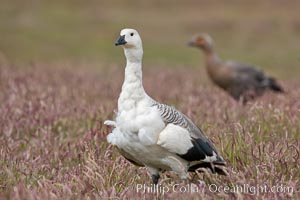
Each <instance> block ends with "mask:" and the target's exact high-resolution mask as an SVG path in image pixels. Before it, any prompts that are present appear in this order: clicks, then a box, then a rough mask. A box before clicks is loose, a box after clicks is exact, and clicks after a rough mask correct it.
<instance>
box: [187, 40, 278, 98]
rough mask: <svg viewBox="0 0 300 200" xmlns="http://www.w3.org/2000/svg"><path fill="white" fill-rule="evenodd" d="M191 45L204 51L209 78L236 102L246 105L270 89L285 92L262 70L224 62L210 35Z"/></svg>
mask: <svg viewBox="0 0 300 200" xmlns="http://www.w3.org/2000/svg"><path fill="white" fill-rule="evenodd" d="M189 45H190V46H193V47H197V48H200V49H202V50H203V52H204V59H205V65H206V70H207V73H208V75H209V77H210V78H211V80H212V81H213V82H214V83H215V84H216V85H218V86H219V87H220V88H222V89H224V90H225V91H227V92H228V93H229V94H230V95H231V96H232V97H233V98H234V99H235V100H238V101H239V100H242V101H243V102H244V103H246V102H247V101H248V100H250V99H253V98H255V97H257V96H260V95H262V94H263V93H264V92H265V91H266V90H268V89H269V90H272V91H274V92H283V89H282V87H281V86H280V85H279V84H278V83H277V81H276V80H275V79H274V78H273V77H269V76H267V75H266V74H264V72H263V71H262V70H260V69H257V68H255V67H254V66H252V65H249V64H244V63H239V62H235V61H225V62H223V61H222V60H221V59H220V58H219V56H218V55H217V53H216V52H215V51H214V48H213V40H212V39H211V37H210V36H209V35H207V34H201V35H198V36H196V37H194V38H193V39H192V40H191V41H190V42H189Z"/></svg>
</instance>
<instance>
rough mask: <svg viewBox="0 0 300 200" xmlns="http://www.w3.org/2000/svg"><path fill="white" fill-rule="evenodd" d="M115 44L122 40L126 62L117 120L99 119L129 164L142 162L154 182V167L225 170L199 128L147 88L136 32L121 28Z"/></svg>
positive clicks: (158, 169) (183, 172)
mask: <svg viewBox="0 0 300 200" xmlns="http://www.w3.org/2000/svg"><path fill="white" fill-rule="evenodd" d="M116 45H122V46H123V48H124V53H125V56H126V60H127V63H126V68H125V79H124V83H123V86H122V91H121V94H120V96H119V99H118V113H117V117H116V120H115V121H109V120H108V121H105V122H104V123H105V124H106V125H110V126H113V127H114V128H113V130H112V133H110V134H109V135H108V136H107V140H108V142H109V143H111V144H113V145H115V146H116V147H117V148H118V150H119V152H120V153H121V154H122V155H123V156H124V157H125V158H126V159H127V160H129V161H130V162H132V163H133V164H135V165H138V166H145V167H146V168H147V169H148V171H149V172H150V173H151V175H152V180H153V183H154V184H157V183H158V179H159V177H160V176H159V173H160V172H163V171H167V170H172V171H175V172H176V173H177V174H178V175H179V176H180V178H181V179H186V178H187V177H188V173H187V172H188V171H194V170H195V169H197V168H199V167H207V168H210V169H211V170H212V171H213V172H217V173H220V174H224V172H223V171H222V169H220V168H218V166H219V165H225V161H224V160H223V158H222V157H221V156H220V154H219V153H218V151H217V150H216V148H215V146H214V145H213V143H212V142H211V141H210V140H209V139H208V138H207V137H206V136H204V134H203V133H202V131H201V130H200V129H199V128H198V127H197V126H196V125H195V124H193V122H192V121H191V120H190V119H189V118H188V117H186V116H185V115H184V114H182V113H180V112H179V111H177V110H176V109H174V108H172V107H170V106H167V105H164V104H160V103H158V102H156V101H155V100H153V99H152V98H151V97H149V96H148V95H147V94H146V92H145V90H144V88H143V84H142V56H143V47H142V41H141V38H140V36H139V34H138V32H137V31H136V30H134V29H123V30H122V31H121V34H120V38H119V39H118V40H117V41H116Z"/></svg>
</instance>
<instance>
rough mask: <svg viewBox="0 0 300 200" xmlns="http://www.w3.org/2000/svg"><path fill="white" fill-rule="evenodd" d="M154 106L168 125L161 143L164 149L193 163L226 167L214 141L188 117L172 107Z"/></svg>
mask: <svg viewBox="0 0 300 200" xmlns="http://www.w3.org/2000/svg"><path fill="white" fill-rule="evenodd" d="M153 106H155V107H156V108H157V109H158V111H159V113H160V115H161V118H162V119H163V121H164V123H165V124H166V128H165V129H166V130H165V131H164V133H165V134H164V136H162V140H163V141H162V142H161V145H162V146H163V147H166V148H167V149H168V150H170V151H173V153H176V154H177V155H178V156H180V157H181V158H183V159H184V160H187V161H189V162H191V163H198V164H199V162H210V163H214V164H220V165H225V161H224V159H223V158H222V157H221V156H220V154H219V153H218V151H217V149H216V147H215V146H214V144H213V143H212V141H211V140H210V139H209V138H207V137H206V136H205V135H204V134H203V132H202V131H201V129H200V128H198V127H197V126H196V125H195V124H194V123H193V122H192V121H191V120H190V119H189V118H188V117H187V116H186V115H184V114H182V113H181V112H179V111H177V110H176V109H175V108H173V107H171V106H168V105H165V104H160V103H158V102H154V103H153ZM175 134H176V135H175ZM174 140H176V141H174ZM187 140H189V142H188V141H187ZM172 145H173V146H172ZM174 145H178V147H177V148H176V147H174ZM182 145H185V146H182ZM185 147H186V148H185ZM183 149H184V151H183Z"/></svg>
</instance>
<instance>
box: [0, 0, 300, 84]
mask: <svg viewBox="0 0 300 200" xmlns="http://www.w3.org/2000/svg"><path fill="white" fill-rule="evenodd" d="M299 9H300V1H297V0H289V1H284V0H264V1H260V0H251V1H242V0H231V1H220V0H190V1H183V0H182V1H176V2H174V1H172V0H153V1H146V0H142V1H136V0H110V1H103V0H98V1H96V0H90V1H86V0H72V1H69V0H51V1H50V0H49V1H41V0H26V1H24V0H1V6H0V54H1V57H4V58H5V59H7V60H8V61H9V62H12V63H29V62H32V61H39V62H43V63H51V62H60V61H68V62H71V63H74V66H75V65H79V64H78V63H85V65H90V66H96V67H101V66H105V65H106V64H110V63H117V64H122V65H124V56H123V51H122V50H120V48H115V47H114V41H115V40H116V39H117V37H118V35H119V32H120V30H121V29H122V28H125V27H131V28H135V29H137V30H138V31H139V32H140V35H141V37H142V39H143V44H144V67H146V68H147V67H151V66H154V65H157V66H161V65H163V66H170V67H173V66H184V67H191V68H195V67H201V66H203V58H202V53H201V52H200V51H197V50H196V49H193V48H189V47H187V46H186V42H187V41H188V40H189V39H190V38H191V37H192V36H193V35H195V34H197V33H200V32H206V33H209V34H210V35H211V36H212V37H213V39H214V40H215V44H216V49H217V51H218V53H219V54H220V56H221V57H222V58H224V59H225V58H226V59H234V60H239V61H245V62H248V63H252V64H255V65H259V66H261V68H263V69H264V70H265V71H267V72H271V74H273V75H274V76H277V77H279V78H280V79H287V78H291V76H292V77H295V78H297V77H299V72H300V69H299V64H300V54H299V53H300V48H299V47H300V39H299V38H300V15H299Z"/></svg>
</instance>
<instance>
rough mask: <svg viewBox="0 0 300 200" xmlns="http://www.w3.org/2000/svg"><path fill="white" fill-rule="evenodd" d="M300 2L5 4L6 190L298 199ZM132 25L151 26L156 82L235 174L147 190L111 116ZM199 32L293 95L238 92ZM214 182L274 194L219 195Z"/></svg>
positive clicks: (56, 195) (0, 125)
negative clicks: (213, 69) (118, 144)
mask: <svg viewBox="0 0 300 200" xmlns="http://www.w3.org/2000/svg"><path fill="white" fill-rule="evenodd" d="M299 6H300V3H299V2H298V1H289V2H288V3H287V2H285V1H280V0H274V1H271V0H268V1H264V2H261V1H258V0H254V1H237V0H233V1H226V2H225V1H224V2H221V1H217V0H213V1H208V0H201V1H196V0H194V1H189V2H188V3H187V2H185V1H181V2H177V3H174V2H173V1H158V0H157V1H151V2H148V1H140V2H136V1H133V0H126V1H121V0H112V1H109V2H100V1H90V2H88V3H87V2H86V1H79V0H74V1H72V2H71V1H66V0H65V1H58V0H55V1H34V0H30V1H26V2H25V1H21V0H20V1H19V0H12V1H2V2H1V6H0V35H1V37H0V113H1V115H0V133H1V134H0V199H133V198H141V199H153V198H154V199H198V198H200V199H223V198H225V199H253V198H254V199H299V198H300V194H299V189H300V182H299V180H300V171H299V168H300V142H299V139H300V101H299V99H300V88H299V84H300V76H299V74H300V68H299V64H300V55H299V52H300V51H299V47H300V40H299V34H300V18H299V17H298V10H299ZM124 27H133V28H136V29H138V30H139V32H140V34H141V36H142V39H143V45H144V74H143V78H144V86H145V89H146V91H148V93H149V94H150V95H151V96H152V97H154V98H155V99H157V100H159V101H160V102H163V103H167V104H170V105H173V106H174V107H176V108H177V109H179V110H180V111H182V112H183V113H185V114H187V115H188V116H189V117H191V118H192V119H193V121H194V122H195V123H196V124H198V125H199V126H200V127H201V128H202V130H203V131H204V132H205V133H206V134H207V135H208V136H209V137H210V138H211V139H212V140H213V141H214V142H215V144H216V146H217V148H218V149H219V151H220V153H221V154H222V155H223V157H224V159H225V160H226V161H227V163H228V168H227V172H228V176H218V175H212V174H211V173H209V172H207V171H203V173H199V174H194V175H193V179H192V180H191V183H193V184H195V185H197V188H198V190H199V191H198V192H184V193H181V192H178V190H179V188H181V187H185V186H186V185H185V184H184V183H182V181H181V180H180V179H179V178H178V176H177V175H176V174H174V173H172V172H168V173H165V174H164V175H163V176H162V182H161V184H162V186H164V187H168V188H170V189H171V190H172V189H173V188H172V186H173V185H174V184H179V185H177V186H176V188H175V189H176V191H177V192H171V191H170V192H167V193H166V194H162V193H158V194H157V193H154V194H153V193H143V192H141V191H140V192H137V184H146V185H148V186H149V185H150V183H151V182H150V180H151V179H150V177H149V174H147V171H146V170H145V169H144V168H137V167H135V166H133V165H132V164H130V163H128V162H127V161H126V160H125V159H123V158H122V156H120V155H119V153H118V152H117V150H116V149H115V148H114V147H112V146H110V145H108V143H107V142H106V136H107V134H108V133H110V129H109V128H108V127H106V126H104V125H103V121H104V120H106V119H113V117H114V111H115V110H116V108H117V98H118V95H119V93H120V90H121V85H122V81H123V76H124V65H125V60H124V56H123V51H122V49H121V48H117V47H114V46H113V44H114V41H115V39H117V37H118V35H119V31H120V29H122V28H124ZM199 32H207V33H209V34H211V35H212V36H213V38H214V39H215V43H216V49H217V50H218V52H219V54H220V55H221V57H222V58H230V59H236V60H239V61H246V62H249V63H254V64H257V65H259V66H261V68H262V69H264V71H266V72H268V73H269V74H272V75H274V76H276V77H277V78H278V79H279V82H280V83H281V84H282V85H283V86H284V88H285V89H286V91H287V93H286V94H283V95H275V94H273V93H267V94H266V95H264V96H263V97H261V98H259V99H257V100H256V101H253V102H250V103H248V104H247V105H246V106H241V105H239V104H238V103H236V102H234V101H233V100H232V99H231V98H230V97H229V96H227V95H226V94H225V93H224V92H223V91H221V90H220V89H218V88H216V87H215V86H214V85H213V84H212V83H211V82H210V81H209V80H208V78H207V76H206V72H205V70H204V67H203V57H202V55H201V52H199V51H197V50H196V49H192V48H188V47H187V46H186V45H185V43H186V41H187V40H189V39H190V38H191V37H192V36H193V35H194V34H195V33H199ZM161 82H163V84H161ZM158 88H159V89H158ZM170 88H171V89H170ZM210 185H217V186H221V187H225V186H228V187H230V188H234V186H236V185H240V186H243V185H248V186H251V187H253V186H264V185H266V186H267V187H268V189H270V188H271V187H272V186H274V190H275V191H274V192H264V191H260V192H258V189H256V192H254V193H253V192H251V191H248V192H229V193H226V192H224V190H222V191H220V192H212V191H210V190H209V186H210ZM252 189H253V188H252ZM252 191H253V190H252Z"/></svg>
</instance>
